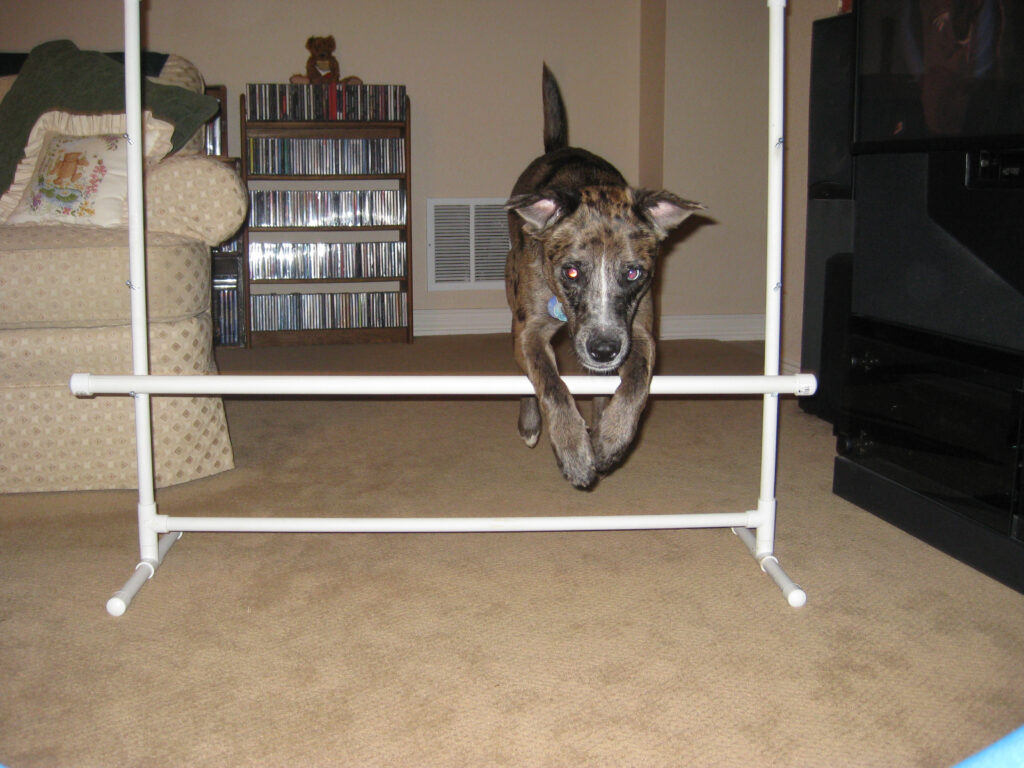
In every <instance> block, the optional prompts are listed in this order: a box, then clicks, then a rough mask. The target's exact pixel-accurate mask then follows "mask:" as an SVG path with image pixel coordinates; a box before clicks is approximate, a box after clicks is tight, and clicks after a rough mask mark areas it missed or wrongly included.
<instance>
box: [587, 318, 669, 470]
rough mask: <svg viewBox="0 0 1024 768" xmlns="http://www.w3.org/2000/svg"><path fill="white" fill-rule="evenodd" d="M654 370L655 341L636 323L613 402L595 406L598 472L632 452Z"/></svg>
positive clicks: (610, 467)
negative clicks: (631, 446)
mask: <svg viewBox="0 0 1024 768" xmlns="http://www.w3.org/2000/svg"><path fill="white" fill-rule="evenodd" d="M653 370H654V338H653V337H652V336H651V333H650V331H649V330H648V329H647V328H646V327H644V326H643V324H641V323H636V324H635V325H634V328H633V340H632V345H631V347H630V352H629V357H627V358H626V362H625V363H623V364H622V367H621V368H620V369H619V377H620V378H621V383H620V384H619V386H618V388H616V390H615V394H614V395H613V396H612V398H611V400H609V401H607V402H606V403H600V404H598V403H595V409H594V427H593V429H592V430H591V442H592V444H593V448H594V462H595V467H596V468H597V471H598V472H601V473H604V472H608V471H609V470H611V469H612V468H614V467H615V466H616V465H617V464H618V463H619V462H620V461H622V459H623V458H625V456H626V453H627V452H628V451H629V447H630V445H632V443H633V439H634V438H635V437H636V431H637V425H638V424H639V423H640V416H641V414H642V413H643V410H644V407H645V406H646V405H647V395H648V392H649V391H650V386H651V375H652V372H653Z"/></svg>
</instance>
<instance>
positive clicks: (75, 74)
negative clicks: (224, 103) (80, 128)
mask: <svg viewBox="0 0 1024 768" xmlns="http://www.w3.org/2000/svg"><path fill="white" fill-rule="evenodd" d="M142 102H143V105H144V107H145V108H146V109H149V110H151V111H152V112H153V114H154V115H155V116H156V117H158V118H160V119H161V120H166V121H167V122H169V123H172V124H173V125H174V135H173V136H172V137H171V144H172V145H173V149H172V151H177V150H179V149H180V148H181V147H182V145H183V144H184V143H185V142H186V141H188V140H189V138H190V137H191V136H192V134H194V133H195V132H196V130H197V129H198V128H199V127H200V126H201V125H203V124H204V123H205V122H206V121H207V120H209V119H210V118H211V117H213V116H214V114H216V112H217V109H218V105H217V100H216V99H214V98H212V97H209V96H203V95H201V94H198V93H192V92H191V91H189V90H186V89H185V88H178V87H175V86H167V85H158V84H157V83H152V82H150V81H148V80H145V79H143V81H142ZM53 109H60V110H63V111H66V112H73V113H77V114H99V113H112V112H124V109H125V107H124V67H123V66H122V65H121V64H119V63H118V62H116V61H114V60H113V59H111V58H109V57H108V56H105V55H104V54H102V53H99V52H97V51H81V50H79V49H78V47H77V46H76V45H75V44H74V43H72V42H71V41H70V40H54V41H52V42H49V43H43V44H41V45H38V46H36V47H35V48H33V49H32V52H31V53H30V54H29V57H28V59H27V60H26V61H25V64H24V66H23V67H22V68H21V72H20V74H19V75H18V78H17V80H15V81H14V85H13V86H12V87H11V90H10V91H9V92H8V94H7V96H5V97H4V99H3V101H0V191H2V190H6V189H7V188H8V187H9V186H10V185H11V181H12V180H13V179H14V171H15V168H16V167H17V165H18V162H19V161H20V160H21V158H22V153H23V151H24V149H25V144H26V142H27V141H28V136H29V133H31V132H32V126H33V125H35V123H36V119H37V118H38V117H39V115H41V114H43V113H44V112H48V111H50V110H53Z"/></svg>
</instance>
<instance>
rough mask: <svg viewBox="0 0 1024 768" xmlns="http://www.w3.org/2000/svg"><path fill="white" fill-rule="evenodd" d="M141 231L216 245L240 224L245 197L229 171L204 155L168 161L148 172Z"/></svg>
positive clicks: (225, 165) (243, 219)
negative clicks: (144, 228)
mask: <svg viewBox="0 0 1024 768" xmlns="http://www.w3.org/2000/svg"><path fill="white" fill-rule="evenodd" d="M145 187H146V226H147V228H148V229H150V230H152V231H154V232H171V233H174V234H178V235H185V236H186V237H194V238H197V239H199V240H202V241H203V242H204V243H206V244H207V245H211V246H213V245H217V244H219V243H222V242H224V241H225V240H227V239H228V238H229V237H231V235H233V234H234V233H235V232H237V231H238V228H239V227H241V226H242V222H243V221H245V215H246V212H247V211H248V208H249V196H248V194H247V193H246V190H245V187H244V186H243V184H242V180H241V179H240V178H239V177H238V174H237V173H235V171H234V169H233V168H232V167H231V166H230V165H228V164H226V163H223V162H221V161H219V160H215V159H214V158H212V157H206V156H205V155H189V156H183V157H182V156H177V155H175V156H172V157H169V158H166V159H165V160H163V161H161V162H160V163H158V164H157V165H155V166H153V167H151V168H149V169H147V171H146V176H145Z"/></svg>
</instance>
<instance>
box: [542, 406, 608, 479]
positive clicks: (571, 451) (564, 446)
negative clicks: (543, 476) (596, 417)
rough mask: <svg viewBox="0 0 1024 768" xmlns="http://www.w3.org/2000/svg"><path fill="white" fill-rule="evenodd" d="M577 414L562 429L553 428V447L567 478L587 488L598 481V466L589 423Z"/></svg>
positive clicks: (559, 465) (560, 467)
mask: <svg viewBox="0 0 1024 768" xmlns="http://www.w3.org/2000/svg"><path fill="white" fill-rule="evenodd" d="M575 416H576V418H574V419H571V420H570V421H568V422H567V423H566V424H565V425H563V426H562V427H561V428H560V429H553V430H552V432H551V448H552V449H553V450H554V452H555V459H556V460H557V461H558V468H559V469H560V470H562V474H563V475H564V476H565V479H566V480H568V481H569V482H570V483H572V484H573V485H574V486H575V487H577V488H580V489H583V490H586V489H588V488H590V487H591V486H592V485H593V484H594V483H595V482H597V467H596V466H595V463H594V450H593V447H592V446H591V443H590V435H588V434H587V425H586V424H585V423H584V421H583V418H582V417H581V416H580V415H579V414H576V415H575Z"/></svg>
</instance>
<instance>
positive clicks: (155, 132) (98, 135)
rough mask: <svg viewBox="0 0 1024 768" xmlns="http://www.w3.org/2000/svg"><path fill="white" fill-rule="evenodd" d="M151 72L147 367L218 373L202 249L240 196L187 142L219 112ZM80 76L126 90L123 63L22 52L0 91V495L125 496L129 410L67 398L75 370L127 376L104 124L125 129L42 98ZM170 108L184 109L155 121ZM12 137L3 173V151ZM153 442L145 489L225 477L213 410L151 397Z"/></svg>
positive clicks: (119, 219)
mask: <svg viewBox="0 0 1024 768" xmlns="http://www.w3.org/2000/svg"><path fill="white" fill-rule="evenodd" d="M159 64H160V66H161V69H160V73H159V77H157V78H155V79H154V80H153V82H155V83H157V84H158V85H156V86H153V85H150V84H149V83H147V86H146V88H147V92H146V97H144V98H145V101H146V104H145V108H146V109H147V110H150V113H149V114H148V115H147V122H146V130H145V135H146V141H145V144H146V146H145V151H146V170H145V189H146V221H147V227H146V229H147V235H146V254H147V270H148V292H147V300H148V311H149V319H150V367H151V370H152V372H153V373H157V374H177V373H187V374H208V373H215V372H216V370H215V363H214V361H213V355H212V348H211V347H212V328H211V318H210V295H211V294H210V246H212V245H216V244H218V243H220V242H222V241H224V240H225V239H227V238H229V237H230V236H231V235H232V234H234V232H235V231H236V230H237V229H238V228H239V226H240V225H241V224H242V221H243V220H244V218H245V212H246V205H247V197H246V195H245V191H244V188H243V187H242V184H241V181H240V179H239V178H238V176H237V174H236V173H235V171H234V170H233V169H232V168H231V167H230V166H228V165H225V164H223V163H221V162H220V161H218V160H215V159H213V158H209V157H205V156H203V155H201V154H199V153H198V146H199V144H198V143H197V140H196V138H194V137H195V136H197V135H198V133H201V128H202V125H203V123H204V122H205V120H206V119H208V117H209V116H210V114H212V110H213V109H215V108H216V103H215V102H212V100H208V99H207V98H206V97H204V96H201V95H200V94H201V93H202V90H203V83H202V78H201V77H200V75H199V73H198V72H197V71H196V69H195V67H194V66H192V65H191V64H190V63H189V62H187V61H186V60H184V59H182V58H180V57H177V56H174V55H171V56H168V57H164V58H162V60H161V61H160V62H159ZM89 67H95V68H96V71H92V70H90V71H88V72H86V73H85V74H84V76H85V77H86V78H87V79H88V80H89V81H90V82H92V81H95V80H103V79H110V80H116V79H118V78H121V82H119V83H117V85H116V87H117V88H120V89H121V92H122V93H123V71H122V70H119V68H120V64H118V63H117V62H116V61H113V60H112V59H109V58H108V57H106V56H104V55H102V54H96V53H92V52H85V51H79V50H78V49H77V48H76V47H75V46H74V45H72V44H71V43H69V42H67V41H57V42H55V43H47V44H44V45H43V46H39V47H38V48H36V49H35V50H33V52H32V54H31V55H30V56H29V57H28V59H27V60H26V61H25V62H24V65H23V66H22V68H21V70H20V73H19V74H18V75H17V76H16V78H7V83H6V85H7V86H8V87H9V90H8V89H6V88H4V83H0V97H2V100H0V189H3V190H6V191H5V192H4V194H3V196H2V197H0V492H3V493H11V492H27V491H58V490H84V489H109V488H131V487H134V486H135V485H136V468H135V440H134V437H135V431H134V408H133V405H132V402H131V400H130V399H129V398H114V397H106V398H105V397H96V398H91V399H79V398H77V397H74V396H73V395H72V394H71V393H70V391H69V389H68V378H69V376H70V375H71V374H72V373H74V372H76V371H88V372H93V373H113V374H127V373H131V372H132V360H131V329H130V297H129V289H128V288H127V285H126V281H127V280H128V234H127V222H126V220H125V217H124V215H123V213H124V210H125V202H124V199H123V198H124V192H123V185H122V187H121V188H119V187H118V185H117V184H110V185H108V184H107V182H108V181H110V180H115V181H116V177H117V175H118V174H119V173H120V172H121V171H120V168H119V166H118V162H119V160H118V158H119V157H123V155H124V147H123V144H120V143H119V142H123V141H124V140H125V139H124V136H123V128H122V129H121V131H122V132H121V133H119V130H118V124H117V120H118V119H120V121H121V123H122V124H123V120H124V116H123V114H120V115H118V114H117V113H116V112H110V111H109V110H107V111H105V112H102V111H100V110H97V111H96V112H93V111H90V110H88V109H83V107H82V105H81V104H80V103H77V102H75V99H76V98H78V96H79V94H74V95H73V96H72V97H69V98H68V99H67V101H68V103H66V104H65V103H62V102H61V99H62V98H63V97H62V96H61V95H60V94H58V95H57V96H56V97H54V96H53V94H52V93H49V91H51V90H52V89H51V88H50V86H51V85H52V83H51V82H50V81H51V79H53V78H56V77H60V78H64V77H65V75H66V76H67V77H68V78H69V79H70V80H71V83H70V84H69V83H68V82H67V81H65V82H64V83H63V89H66V88H73V87H74V82H75V79H76V78H77V77H80V76H82V73H81V72H65V70H67V69H68V68H72V69H75V70H81V69H83V68H89ZM0 80H3V78H0ZM12 80H13V83H12V82H11V81H12ZM113 87H115V86H113V85H111V88H113ZM165 88H166V89H167V90H166V91H165V90H164V89H165ZM63 89H57V90H58V91H60V90H63ZM4 90H6V95H4V94H3V91H4ZM40 91H46V92H48V93H47V99H46V100H45V101H46V102H47V103H44V104H42V105H41V106H40V105H37V104H35V103H34V102H35V101H36V99H35V96H36V95H37V94H38V93H39V92H40ZM157 91H159V94H158V95H159V96H161V97H164V98H163V100H162V103H157V102H160V101H161V100H160V99H159V98H157V97H156V96H154V93H156V92H157ZM54 98H56V99H57V101H56V102H54ZM101 98H102V97H101ZM176 99H177V100H179V101H180V102H181V103H182V104H184V108H183V109H180V110H178V112H175V110H174V109H173V108H172V109H170V111H168V109H167V104H168V103H170V102H174V101H175V100H176ZM151 101H152V102H153V105H152V108H150V102H151ZM50 102H52V103H50ZM119 106H120V108H121V109H123V96H122V101H121V102H120V105H119ZM172 106H173V105H172ZM26 109H27V110H29V111H30V112H32V114H30V116H29V117H28V118H26V117H25V115H24V114H23V113H24V111H25V110H26ZM97 112H98V114H97ZM180 114H184V116H180ZM111 121H113V122H111ZM26 124H27V136H26V135H25V133H26V128H25V126H26ZM19 130H20V133H19ZM197 132H198V133H197ZM12 136H14V137H15V138H11V137H12ZM18 136H21V137H22V138H21V139H19V138H17V137H18ZM22 139H23V140H24V141H23V144H22V146H19V147H18V148H17V151H16V152H14V153H13V155H14V156H15V157H16V161H15V163H13V164H12V163H11V162H10V157H11V156H12V150H11V145H12V143H15V142H17V141H19V140H22ZM4 142H6V144H4ZM5 157H6V158H8V165H11V166H12V167H10V168H9V169H8V170H9V173H7V175H6V176H5V175H4V171H5V168H4V158H5ZM153 435H154V461H155V471H156V481H157V485H158V486H167V485H172V484H175V483H181V482H185V481H188V480H194V479H197V478H200V477H204V476H207V475H211V474H214V473H217V472H221V471H224V470H227V469H231V468H232V467H233V457H232V452H231V442H230V440H229V437H228V431H227V423H226V419H225V415H224V408H223V404H222V403H221V400H220V399H219V398H216V397H155V398H154V399H153Z"/></svg>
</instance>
